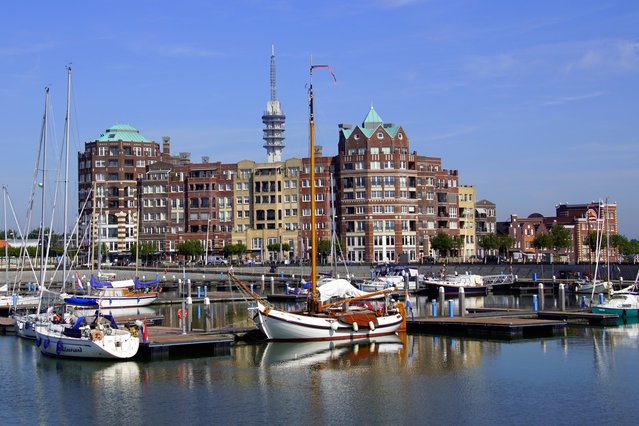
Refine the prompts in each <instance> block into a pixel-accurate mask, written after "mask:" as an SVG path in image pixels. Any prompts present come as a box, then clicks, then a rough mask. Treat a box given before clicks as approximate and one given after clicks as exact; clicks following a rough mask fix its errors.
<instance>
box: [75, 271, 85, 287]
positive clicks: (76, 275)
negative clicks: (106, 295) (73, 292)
mask: <svg viewBox="0 0 639 426" xmlns="http://www.w3.org/2000/svg"><path fill="white" fill-rule="evenodd" d="M75 279H76V283H77V284H78V290H84V287H83V286H82V280H81V279H80V274H78V271H75Z"/></svg>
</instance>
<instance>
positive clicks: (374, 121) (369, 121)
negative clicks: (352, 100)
mask: <svg viewBox="0 0 639 426" xmlns="http://www.w3.org/2000/svg"><path fill="white" fill-rule="evenodd" d="M383 122H384V121H383V120H382V117H380V116H379V114H378V113H377V111H375V109H374V108H373V106H372V105H371V110H370V111H368V114H366V118H364V122H363V123H362V127H365V128H367V129H370V128H375V127H377V126H379V125H380V124H382V123H383Z"/></svg>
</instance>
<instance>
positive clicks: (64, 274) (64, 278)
mask: <svg viewBox="0 0 639 426" xmlns="http://www.w3.org/2000/svg"><path fill="white" fill-rule="evenodd" d="M70 105H71V66H70V65H69V66H68V67H67V117H66V120H65V129H64V151H65V157H66V158H65V164H64V225H63V226H64V231H63V238H62V241H63V244H64V252H63V254H62V291H64V290H65V287H66V283H67V254H68V253H67V227H68V222H67V221H68V217H67V216H68V214H69V129H70V122H69V118H70V115H71V106H70Z"/></svg>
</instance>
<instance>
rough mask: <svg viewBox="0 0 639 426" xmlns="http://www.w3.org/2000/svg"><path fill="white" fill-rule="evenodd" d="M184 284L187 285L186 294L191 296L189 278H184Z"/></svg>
mask: <svg viewBox="0 0 639 426" xmlns="http://www.w3.org/2000/svg"><path fill="white" fill-rule="evenodd" d="M186 285H187V290H186V292H187V294H188V296H189V297H191V278H188V279H187V280H186Z"/></svg>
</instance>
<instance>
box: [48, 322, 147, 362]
mask: <svg viewBox="0 0 639 426" xmlns="http://www.w3.org/2000/svg"><path fill="white" fill-rule="evenodd" d="M71 322H73V320H72V321H71ZM36 334H37V337H36V345H37V346H38V347H39V348H40V351H41V352H42V353H43V354H44V355H50V356H57V357H66V358H97V359H99V358H102V359H128V358H132V357H133V356H135V354H136V353H137V352H138V349H139V346H140V339H139V338H138V337H137V336H134V335H133V334H132V333H131V332H130V331H129V330H126V329H121V328H119V327H118V325H117V324H116V322H115V320H114V319H113V317H111V316H110V315H104V316H102V315H97V316H95V317H94V318H92V319H91V318H89V317H79V318H77V319H76V320H75V322H73V324H55V323H49V324H39V325H37V326H36Z"/></svg>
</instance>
